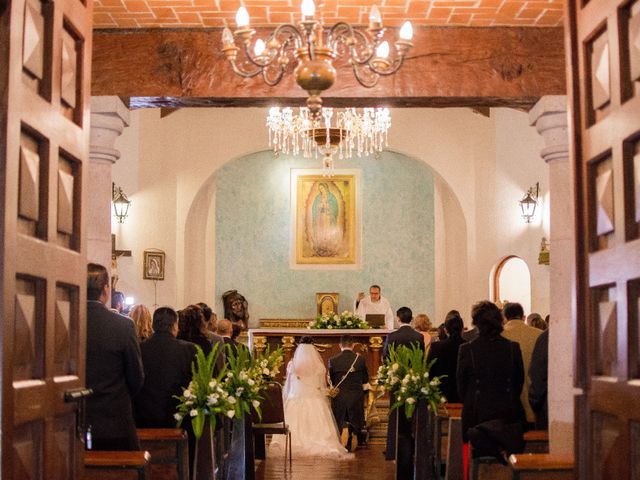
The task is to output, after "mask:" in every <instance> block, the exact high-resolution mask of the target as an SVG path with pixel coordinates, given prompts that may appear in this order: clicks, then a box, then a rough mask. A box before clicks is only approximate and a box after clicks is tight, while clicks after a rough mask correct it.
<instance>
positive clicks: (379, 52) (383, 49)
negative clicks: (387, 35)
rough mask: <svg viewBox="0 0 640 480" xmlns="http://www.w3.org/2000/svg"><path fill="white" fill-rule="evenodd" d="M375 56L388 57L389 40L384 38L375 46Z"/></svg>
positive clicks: (384, 58)
mask: <svg viewBox="0 0 640 480" xmlns="http://www.w3.org/2000/svg"><path fill="white" fill-rule="evenodd" d="M376 57H378V58H381V59H383V60H386V59H387V58H389V42H387V41H386V40H385V41H384V42H382V43H381V44H380V45H378V48H376Z"/></svg>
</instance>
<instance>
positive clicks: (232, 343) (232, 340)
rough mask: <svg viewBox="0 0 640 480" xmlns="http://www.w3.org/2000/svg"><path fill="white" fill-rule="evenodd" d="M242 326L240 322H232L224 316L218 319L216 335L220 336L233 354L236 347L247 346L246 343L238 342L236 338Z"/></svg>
mask: <svg viewBox="0 0 640 480" xmlns="http://www.w3.org/2000/svg"><path fill="white" fill-rule="evenodd" d="M243 328H244V326H243V325H242V322H235V323H232V322H231V321H230V320H227V319H226V318H224V319H222V320H220V321H219V322H218V331H217V333H218V335H220V336H221V337H222V340H223V342H224V345H225V346H226V345H228V346H229V347H227V348H229V349H230V350H231V352H232V353H234V354H235V352H237V350H238V348H247V347H246V345H243V344H241V343H239V342H238V341H237V340H236V338H238V335H240V333H241V332H242V331H243Z"/></svg>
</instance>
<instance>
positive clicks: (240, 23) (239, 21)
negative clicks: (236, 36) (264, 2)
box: [236, 7, 249, 28]
mask: <svg viewBox="0 0 640 480" xmlns="http://www.w3.org/2000/svg"><path fill="white" fill-rule="evenodd" d="M236 26H237V27H238V28H247V27H248V26H249V12H247V9H246V8H244V7H240V8H239V9H238V12H237V13H236Z"/></svg>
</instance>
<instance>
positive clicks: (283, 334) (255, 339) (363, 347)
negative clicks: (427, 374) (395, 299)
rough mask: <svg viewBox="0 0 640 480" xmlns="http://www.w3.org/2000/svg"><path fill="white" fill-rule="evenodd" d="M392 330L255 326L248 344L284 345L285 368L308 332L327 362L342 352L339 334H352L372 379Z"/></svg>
mask: <svg viewBox="0 0 640 480" xmlns="http://www.w3.org/2000/svg"><path fill="white" fill-rule="evenodd" d="M390 332H391V330H385V329H370V330H360V329H358V330H346V329H334V330H330V329H328V330H319V329H308V328H286V327H285V328H252V329H249V348H250V349H251V351H253V352H255V353H260V352H263V351H265V350H266V348H267V346H269V348H270V349H271V350H274V349H276V348H278V347H282V349H283V350H284V365H285V368H286V365H287V363H288V362H289V360H291V359H292V358H293V353H294V352H295V349H296V347H297V346H298V343H299V342H300V339H301V338H302V337H305V336H311V337H313V339H314V342H313V344H314V345H315V347H316V349H317V350H318V352H319V353H320V355H321V356H322V359H323V360H324V363H325V365H328V363H329V358H331V357H333V356H334V355H337V354H338V353H340V337H341V336H343V335H350V336H351V338H352V339H353V343H354V345H353V350H354V351H355V352H356V353H359V354H361V355H362V356H363V357H364V358H365V359H366V362H367V369H368V370H369V379H370V381H373V380H374V379H375V377H376V374H377V372H378V367H379V366H380V364H381V363H382V348H383V346H384V341H385V339H386V338H387V335H388V334H389V333H390ZM280 373H281V377H282V379H284V375H285V369H283V371H282V372H280Z"/></svg>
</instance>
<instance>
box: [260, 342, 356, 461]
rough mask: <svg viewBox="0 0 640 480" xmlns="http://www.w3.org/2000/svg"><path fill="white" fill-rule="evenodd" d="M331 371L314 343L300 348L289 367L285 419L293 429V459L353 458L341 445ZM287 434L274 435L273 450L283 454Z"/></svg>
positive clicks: (284, 393)
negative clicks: (329, 385)
mask: <svg viewBox="0 0 640 480" xmlns="http://www.w3.org/2000/svg"><path fill="white" fill-rule="evenodd" d="M326 375H327V369H326V368H325V366H324V363H323V362H322V358H321V357H320V354H319V353H318V352H317V351H316V349H315V347H314V346H313V345H311V344H306V343H303V344H301V345H298V348H297V349H296V352H295V354H294V357H293V360H291V361H290V362H289V365H287V381H286V383H285V386H284V391H283V397H284V418H285V421H286V422H287V424H288V425H289V429H290V430H291V443H292V447H293V448H292V450H293V456H294V457H298V456H321V457H325V456H330V457H341V458H350V457H351V456H352V454H349V453H348V452H347V450H346V449H345V448H344V447H343V446H342V444H341V443H340V439H339V436H338V428H337V426H336V421H335V419H334V418H333V412H332V411H331V404H330V400H329V398H328V397H327V394H326V392H327V386H326ZM284 446H285V437H284V435H274V436H273V439H272V440H271V444H270V446H269V448H270V450H271V449H273V450H274V451H275V452H283V451H284Z"/></svg>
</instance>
